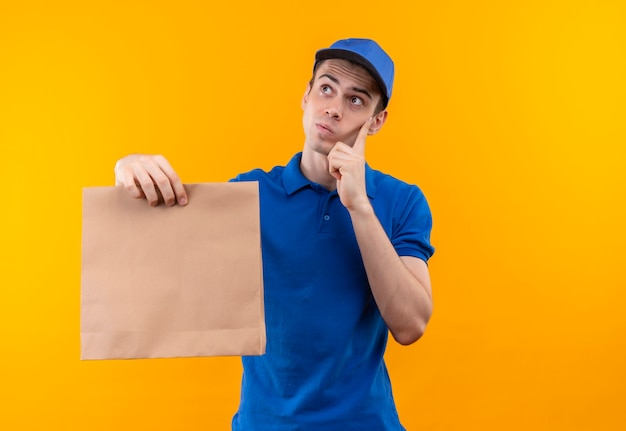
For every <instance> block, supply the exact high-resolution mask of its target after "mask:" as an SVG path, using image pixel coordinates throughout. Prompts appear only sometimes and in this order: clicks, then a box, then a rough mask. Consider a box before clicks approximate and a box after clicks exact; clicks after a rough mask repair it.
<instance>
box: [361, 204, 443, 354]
mask: <svg viewBox="0 0 626 431" xmlns="http://www.w3.org/2000/svg"><path fill="white" fill-rule="evenodd" d="M350 215H351V217H352V224H353V227H354V232H355V235H356V238H357V242H358V244H359V249H360V251H361V256H362V258H363V264H364V265H365V271H366V273H367V278H368V280H369V283H370V287H371V289H372V294H373V295H374V299H375V301H376V304H377V306H378V308H379V310H380V312H381V315H382V317H383V319H384V320H385V323H386V324H387V326H388V327H389V330H390V331H391V333H392V335H393V337H394V338H395V339H396V340H397V341H398V342H399V343H400V344H411V343H413V342H415V341H416V340H417V339H419V338H420V337H421V335H422V334H423V333H424V330H425V328H426V324H427V323H428V320H429V319H430V316H431V313H432V296H431V288H430V279H429V276H428V268H427V266H426V264H425V263H424V262H423V261H421V260H419V259H417V258H411V257H400V256H398V254H397V253H396V250H395V249H394V247H393V245H392V244H391V241H390V240H389V238H388V237H387V234H386V233H385V231H384V229H383V227H382V226H381V224H380V222H379V221H378V218H377V217H376V214H375V213H374V210H373V208H372V207H371V205H369V203H368V205H362V206H361V207H360V208H358V209H352V210H350Z"/></svg>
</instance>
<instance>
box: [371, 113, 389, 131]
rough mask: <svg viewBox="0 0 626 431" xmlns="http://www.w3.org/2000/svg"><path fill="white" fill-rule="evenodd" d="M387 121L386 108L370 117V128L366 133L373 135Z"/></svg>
mask: <svg viewBox="0 0 626 431" xmlns="http://www.w3.org/2000/svg"><path fill="white" fill-rule="evenodd" d="M386 121H387V110H386V109H383V110H382V111H380V112H379V113H378V114H376V115H375V116H374V118H372V124H370V129H369V131H368V132H367V134H368V135H375V134H376V133H378V131H379V130H380V129H382V127H383V126H384V125H385V122H386Z"/></svg>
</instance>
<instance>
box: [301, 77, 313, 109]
mask: <svg viewBox="0 0 626 431" xmlns="http://www.w3.org/2000/svg"><path fill="white" fill-rule="evenodd" d="M310 92H311V84H310V83H308V84H307V85H306V90H305V91H304V95H303V96H302V101H301V102H300V106H301V107H302V110H303V111H304V107H305V105H306V103H307V101H308V100H309V93H310Z"/></svg>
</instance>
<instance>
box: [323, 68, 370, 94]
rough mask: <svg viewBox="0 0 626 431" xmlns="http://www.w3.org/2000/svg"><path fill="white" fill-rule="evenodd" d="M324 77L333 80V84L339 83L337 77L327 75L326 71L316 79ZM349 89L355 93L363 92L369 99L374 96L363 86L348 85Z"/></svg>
mask: <svg viewBox="0 0 626 431" xmlns="http://www.w3.org/2000/svg"><path fill="white" fill-rule="evenodd" d="M324 77H326V78H328V79H330V80H331V81H333V82H334V83H335V84H337V85H339V80H338V79H337V78H335V77H334V76H332V75H329V74H328V73H323V74H321V75H320V76H318V78H317V79H320V78H324ZM350 90H352V91H355V92H357V93H362V94H365V95H366V96H367V97H368V98H369V99H370V100H373V99H374V98H373V97H372V95H371V94H370V92H369V91H367V90H366V89H364V88H359V87H350Z"/></svg>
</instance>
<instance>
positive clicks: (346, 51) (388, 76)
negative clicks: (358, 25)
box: [315, 39, 393, 108]
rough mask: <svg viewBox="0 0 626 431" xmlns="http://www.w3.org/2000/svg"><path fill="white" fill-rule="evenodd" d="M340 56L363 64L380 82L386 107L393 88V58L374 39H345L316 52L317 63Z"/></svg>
mask: <svg viewBox="0 0 626 431" xmlns="http://www.w3.org/2000/svg"><path fill="white" fill-rule="evenodd" d="M331 58H340V59H344V60H350V61H353V62H355V63H357V64H360V65H361V66H363V67H364V68H365V69H366V70H367V71H368V72H369V73H370V75H372V77H373V78H374V79H375V80H376V82H377V83H378V86H379V87H380V89H381V94H382V98H383V107H384V108H386V107H387V104H388V103H389V99H390V98H391V89H392V88H393V60H391V57H389V56H388V55H387V53H386V52H385V51H383V49H382V48H381V47H380V46H379V45H378V44H377V43H376V42H374V41H373V40H370V39H344V40H338V41H337V42H335V43H333V44H332V45H331V46H330V48H325V49H320V50H319V51H317V53H316V54H315V65H317V63H318V62H320V61H322V60H328V59H331Z"/></svg>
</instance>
